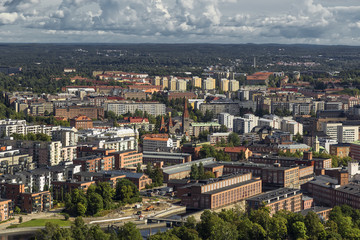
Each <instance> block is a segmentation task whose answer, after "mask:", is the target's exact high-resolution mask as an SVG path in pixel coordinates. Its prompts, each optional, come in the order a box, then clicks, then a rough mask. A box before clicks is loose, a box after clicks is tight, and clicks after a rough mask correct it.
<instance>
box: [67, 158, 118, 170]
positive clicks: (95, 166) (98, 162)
mask: <svg viewBox="0 0 360 240" xmlns="http://www.w3.org/2000/svg"><path fill="white" fill-rule="evenodd" d="M73 163H74V164H77V165H81V171H83V172H99V171H104V170H105V171H108V170H113V169H115V157H114V156H106V155H103V156H97V155H93V156H86V157H79V158H76V159H74V160H73Z"/></svg>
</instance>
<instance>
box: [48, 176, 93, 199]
mask: <svg viewBox="0 0 360 240" xmlns="http://www.w3.org/2000/svg"><path fill="white" fill-rule="evenodd" d="M93 184H95V181H82V182H79V181H76V180H66V181H53V182H52V189H53V197H54V199H55V200H60V201H64V200H65V194H66V193H71V192H72V191H73V190H74V189H79V190H81V191H84V192H86V191H87V189H88V188H89V187H90V186H91V185H93Z"/></svg>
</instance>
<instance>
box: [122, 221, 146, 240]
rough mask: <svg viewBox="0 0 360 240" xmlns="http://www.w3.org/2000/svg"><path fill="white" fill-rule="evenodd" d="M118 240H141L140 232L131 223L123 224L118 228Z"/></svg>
mask: <svg viewBox="0 0 360 240" xmlns="http://www.w3.org/2000/svg"><path fill="white" fill-rule="evenodd" d="M118 239H119V240H142V239H143V238H142V236H141V233H140V231H139V230H138V229H137V228H136V226H135V224H134V223H132V222H128V223H125V224H124V225H123V226H121V227H120V228H119V231H118Z"/></svg>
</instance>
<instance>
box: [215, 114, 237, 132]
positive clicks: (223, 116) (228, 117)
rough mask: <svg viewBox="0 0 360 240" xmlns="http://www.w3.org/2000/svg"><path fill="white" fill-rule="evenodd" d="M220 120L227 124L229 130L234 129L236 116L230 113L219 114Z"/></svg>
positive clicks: (222, 123)
mask: <svg viewBox="0 0 360 240" xmlns="http://www.w3.org/2000/svg"><path fill="white" fill-rule="evenodd" d="M218 120H219V123H220V124H221V125H225V126H226V127H227V128H228V131H233V124H234V116H233V115H231V114H229V113H220V114H218Z"/></svg>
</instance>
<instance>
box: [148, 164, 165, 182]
mask: <svg viewBox="0 0 360 240" xmlns="http://www.w3.org/2000/svg"><path fill="white" fill-rule="evenodd" d="M149 177H150V178H151V179H152V181H153V183H154V184H155V186H162V185H163V181H164V175H163V173H162V171H161V169H160V168H158V167H156V168H154V169H153V170H152V171H151V174H150V175H149Z"/></svg>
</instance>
